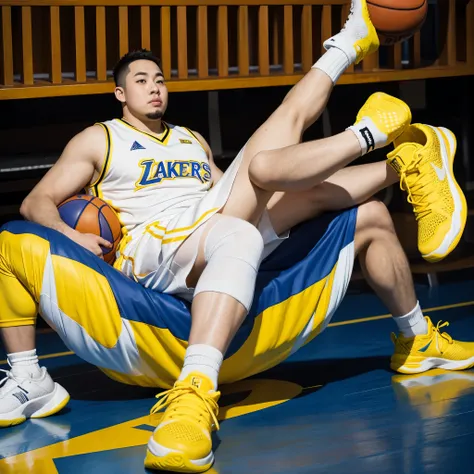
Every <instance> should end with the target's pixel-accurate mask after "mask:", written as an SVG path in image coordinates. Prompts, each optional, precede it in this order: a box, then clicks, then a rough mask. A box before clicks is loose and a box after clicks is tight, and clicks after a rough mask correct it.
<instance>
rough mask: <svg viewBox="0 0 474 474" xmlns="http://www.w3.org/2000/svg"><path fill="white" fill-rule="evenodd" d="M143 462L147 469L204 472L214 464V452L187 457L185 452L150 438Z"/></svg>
mask: <svg viewBox="0 0 474 474" xmlns="http://www.w3.org/2000/svg"><path fill="white" fill-rule="evenodd" d="M144 464H145V467H146V468H147V469H155V470H160V471H172V472H189V473H192V472H205V471H207V470H208V469H210V468H211V466H212V465H213V464H214V454H213V452H212V451H211V452H210V453H209V454H208V455H207V456H206V457H205V458H202V459H189V457H188V456H187V455H186V454H185V453H180V452H178V451H172V450H171V449H168V448H165V447H163V446H161V445H159V444H158V443H157V442H156V441H154V439H153V438H151V439H150V440H149V441H148V449H147V452H146V457H145V463H144Z"/></svg>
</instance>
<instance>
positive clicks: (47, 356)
mask: <svg viewBox="0 0 474 474" xmlns="http://www.w3.org/2000/svg"><path fill="white" fill-rule="evenodd" d="M70 355H74V352H72V351H67V352H55V353H54V354H45V355H42V356H38V359H39V360H43V359H53V358H54V357H64V356H70ZM4 364H8V361H7V360H0V365H4Z"/></svg>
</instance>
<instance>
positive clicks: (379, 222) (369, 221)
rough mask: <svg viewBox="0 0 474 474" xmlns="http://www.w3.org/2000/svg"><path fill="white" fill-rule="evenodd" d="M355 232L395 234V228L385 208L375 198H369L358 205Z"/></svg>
mask: <svg viewBox="0 0 474 474" xmlns="http://www.w3.org/2000/svg"><path fill="white" fill-rule="evenodd" d="M356 232H358V233H366V232H390V233H391V234H395V227H394V225H393V220H392V217H391V215H390V212H389V211H388V209H387V206H385V204H384V203H383V202H382V201H380V200H378V199H376V198H371V199H369V200H368V201H366V202H364V203H362V204H360V205H359V208H358V211H357V225H356Z"/></svg>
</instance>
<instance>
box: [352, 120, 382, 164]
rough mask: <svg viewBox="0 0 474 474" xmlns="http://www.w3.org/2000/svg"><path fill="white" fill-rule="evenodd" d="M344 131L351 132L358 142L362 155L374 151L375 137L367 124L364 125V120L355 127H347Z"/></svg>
mask: <svg viewBox="0 0 474 474" xmlns="http://www.w3.org/2000/svg"><path fill="white" fill-rule="evenodd" d="M346 130H350V131H351V132H353V133H354V135H355V136H356V137H357V140H359V144H360V149H361V152H362V155H365V154H366V153H368V152H369V151H372V150H375V137H374V135H373V133H372V132H371V130H370V127H369V124H367V123H365V122H364V119H362V120H361V121H360V122H358V123H356V124H355V125H351V126H350V127H347V128H346Z"/></svg>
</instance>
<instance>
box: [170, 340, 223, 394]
mask: <svg viewBox="0 0 474 474" xmlns="http://www.w3.org/2000/svg"><path fill="white" fill-rule="evenodd" d="M223 360H224V356H223V355H222V352H221V351H219V350H218V349H216V348H215V347H212V346H208V345H207V344H192V345H191V346H188V348H187V349H186V354H185V356H184V365H183V369H182V370H181V374H180V376H179V380H184V379H185V378H186V377H187V376H188V375H189V374H190V373H191V372H201V373H202V374H204V375H207V377H209V378H210V379H211V381H212V383H213V384H214V390H217V379H218V376H219V370H220V368H221V365H222V361H223Z"/></svg>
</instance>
